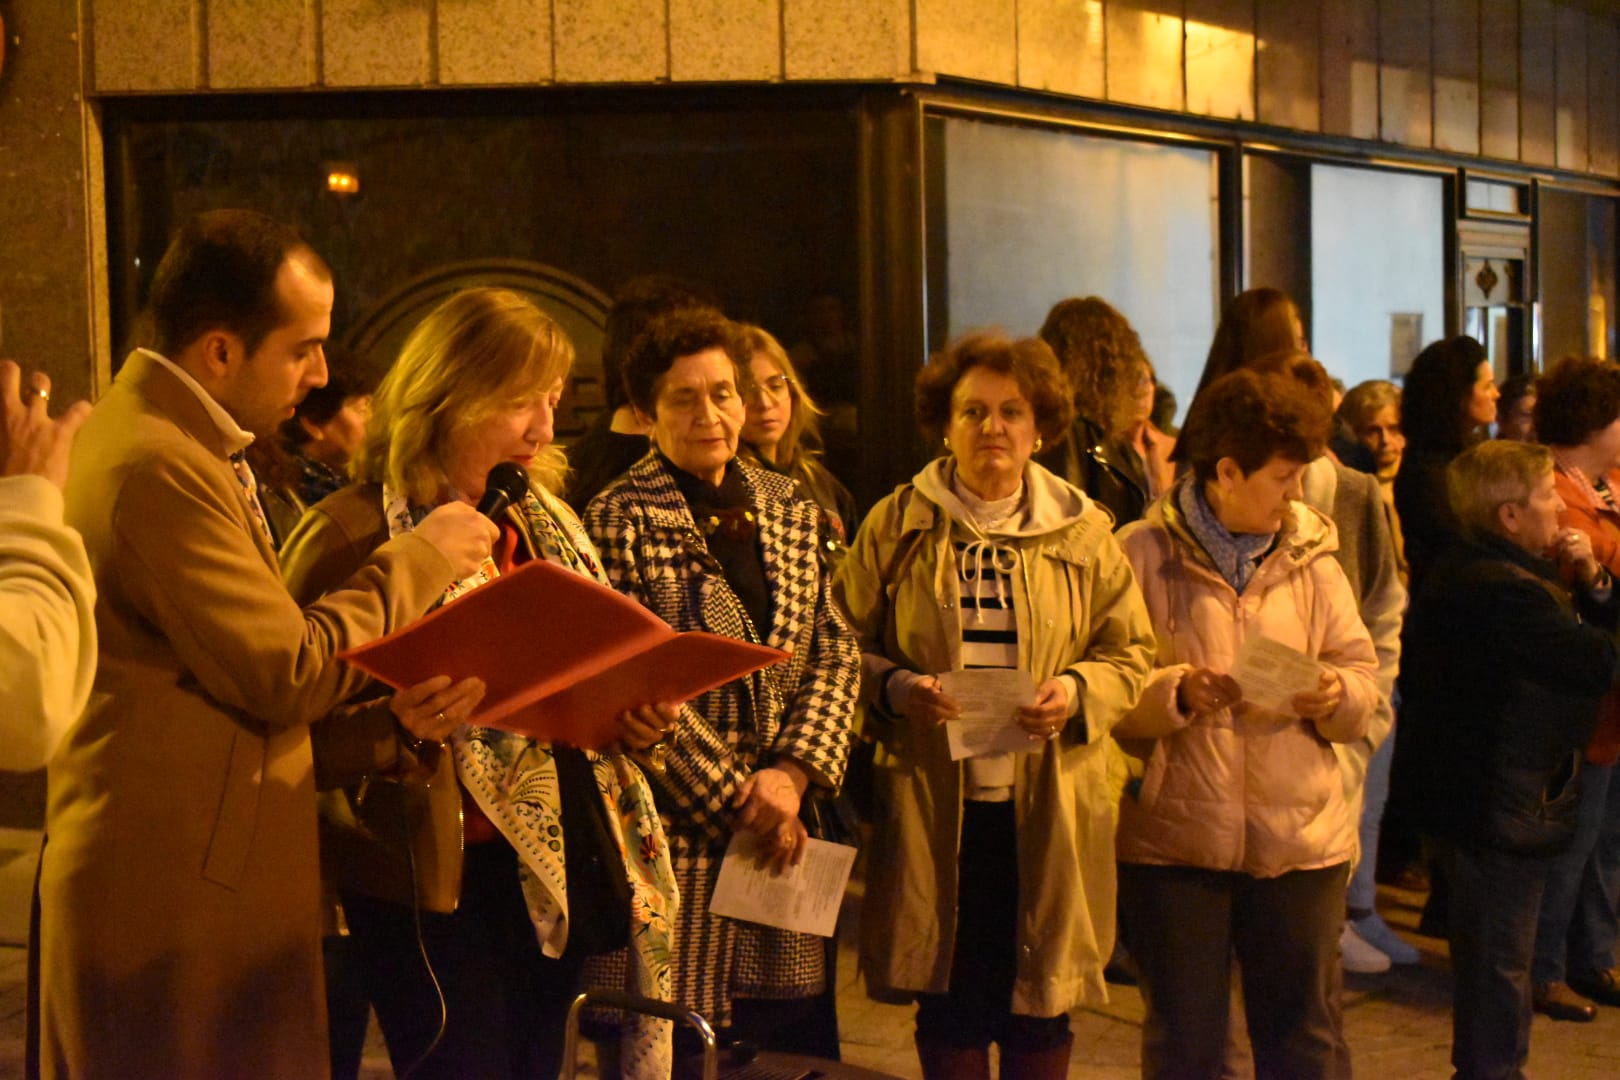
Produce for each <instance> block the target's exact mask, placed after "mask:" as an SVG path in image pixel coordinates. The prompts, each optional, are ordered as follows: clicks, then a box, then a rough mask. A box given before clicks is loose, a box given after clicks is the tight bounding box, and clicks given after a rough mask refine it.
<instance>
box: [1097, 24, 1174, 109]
mask: <svg viewBox="0 0 1620 1080" xmlns="http://www.w3.org/2000/svg"><path fill="white" fill-rule="evenodd" d="M1181 11H1182V5H1181V3H1180V0H1107V3H1106V5H1105V7H1104V9H1103V16H1104V23H1103V26H1104V33H1105V35H1106V49H1107V51H1106V53H1105V64H1106V67H1107V92H1108V99H1109V100H1110V101H1118V102H1121V103H1123V104H1126V105H1145V106H1148V107H1149V108H1155V109H1184V108H1186V106H1187V93H1186V85H1185V79H1184V77H1183V71H1182V19H1181Z"/></svg>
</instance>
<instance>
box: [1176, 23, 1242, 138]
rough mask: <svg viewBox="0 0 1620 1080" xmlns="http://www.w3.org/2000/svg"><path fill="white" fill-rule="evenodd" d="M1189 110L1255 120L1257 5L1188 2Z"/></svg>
mask: <svg viewBox="0 0 1620 1080" xmlns="http://www.w3.org/2000/svg"><path fill="white" fill-rule="evenodd" d="M1185 18H1186V33H1187V37H1186V63H1187V110H1188V111H1189V112H1195V113H1200V114H1203V115H1205V116H1218V117H1221V118H1223V119H1228V120H1253V119H1254V50H1255V44H1254V30H1255V14H1254V0H1186V11H1185Z"/></svg>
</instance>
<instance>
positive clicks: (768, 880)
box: [709, 832, 855, 937]
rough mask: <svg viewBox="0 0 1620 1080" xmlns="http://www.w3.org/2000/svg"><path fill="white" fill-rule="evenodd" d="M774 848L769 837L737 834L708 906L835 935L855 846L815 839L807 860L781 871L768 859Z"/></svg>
mask: <svg viewBox="0 0 1620 1080" xmlns="http://www.w3.org/2000/svg"><path fill="white" fill-rule="evenodd" d="M774 853H775V849H774V848H773V847H772V846H771V845H770V837H765V836H761V835H759V834H758V833H751V832H737V833H735V834H733V835H732V837H731V843H730V845H729V846H727V848H726V856H725V858H724V859H723V860H722V861H721V863H720V879H719V880H718V881H716V882H715V885H714V895H713V896H712V897H711V898H710V900H709V910H710V911H712V912H714V913H715V914H716V915H724V916H725V917H726V918H728V919H742V920H744V921H746V922H754V923H763V924H764V925H766V926H775V927H780V928H781V929H783V930H793V931H796V932H798V933H801V934H819V935H820V936H821V937H832V936H833V934H834V933H835V932H836V929H837V926H838V909H839V907H840V906H842V904H843V902H844V888H845V886H847V885H848V884H849V872H850V870H851V869H853V868H854V866H855V849H854V848H852V847H849V846H848V845H845V844H834V843H830V842H828V841H826V840H810V841H809V842H808V844H807V846H806V847H805V852H804V861H803V862H801V863H799V865H798V866H794V867H790V868H789V869H788V870H787V871H786V872H785V873H783V874H781V875H780V876H778V875H777V874H776V873H775V872H774V871H773V870H772V869H771V868H770V865H769V864H768V863H767V862H766V859H767V858H768V857H769V856H770V855H772V854H774Z"/></svg>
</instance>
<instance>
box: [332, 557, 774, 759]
mask: <svg viewBox="0 0 1620 1080" xmlns="http://www.w3.org/2000/svg"><path fill="white" fill-rule="evenodd" d="M338 655H339V658H340V659H343V660H347V661H348V662H349V663H351V664H353V665H354V666H355V667H358V668H360V669H361V670H362V671H365V672H367V673H369V674H371V675H374V676H376V677H377V678H378V679H380V680H382V681H383V682H385V683H387V684H388V685H389V686H392V687H394V688H396V689H401V688H404V687H407V686H414V685H415V684H417V683H419V682H421V681H423V680H424V679H430V678H432V677H433V676H435V675H449V676H450V677H451V678H453V679H458V680H459V679H465V678H469V677H472V676H476V677H478V678H480V679H482V680H484V685H485V687H486V688H487V689H486V691H485V694H484V700H483V702H482V704H481V705H480V706H479V709H478V711H477V712H476V713H474V714H473V715H472V717H470V718H469V723H472V724H475V725H478V726H480V727H494V728H501V729H502V730H505V731H513V732H517V733H518V734H520V735H531V736H534V737H536V738H542V739H554V740H556V741H558V742H564V743H568V744H570V745H573V746H581V747H585V748H587V749H593V750H594V749H600V748H602V747H604V746H607V745H608V744H610V743H612V742H613V741H614V740H615V739H617V738H618V725H617V723H616V718H617V717H618V715H619V713H621V712H623V711H624V710H626V709H630V708H634V707H636V706H638V705H648V704H652V703H654V702H659V701H668V702H684V701H690V700H691V699H692V698H694V697H697V696H698V695H699V694H701V693H703V692H704V691H706V690H712V689H714V688H715V687H716V686H721V685H723V684H725V683H728V682H730V681H731V680H733V679H736V678H740V677H741V676H743V675H747V674H748V673H750V672H753V671H758V670H759V669H760V668H763V667H769V666H770V665H772V664H775V663H778V662H780V661H782V660H784V659H786V657H787V653H785V652H783V651H782V650H781V649H773V648H770V647H769V646H766V645H755V644H752V643H751V642H747V641H740V640H738V639H737V638H731V637H723V636H721V635H719V634H711V633H707V632H706V631H702V630H688V631H686V632H685V633H676V632H675V631H674V630H672V629H671V628H670V627H669V625H668V624H667V623H665V622H664V621H663V620H662V619H660V618H659V617H658V616H656V615H654V614H653V613H652V612H650V611H648V610H647V609H646V608H644V607H642V606H641V605H640V604H638V603H636V602H635V601H634V600H631V599H629V598H628V597H625V596H621V595H620V594H618V593H616V592H614V591H613V590H612V589H610V588H607V587H606V586H604V585H598V584H597V583H596V582H594V581H592V580H590V579H589V578H586V577H583V576H581V575H579V574H575V573H573V572H571V571H569V570H565V569H563V568H562V567H560V566H557V565H555V564H553V563H548V562H543V561H540V560H535V561H533V562H528V563H525V564H524V565H522V566H520V567H518V569H516V570H514V571H513V572H512V573H510V574H503V575H502V576H501V577H498V578H496V579H495V580H494V581H492V582H490V583H489V584H487V585H483V586H480V587H479V588H476V589H474V590H472V591H471V592H469V593H467V594H466V595H464V596H461V597H458V598H457V599H455V600H452V601H451V602H450V603H448V604H445V605H444V606H443V607H441V608H439V609H438V610H437V611H434V612H432V613H430V614H428V615H426V616H424V617H423V618H421V619H418V620H417V621H416V622H414V623H412V624H411V625H409V626H407V627H405V628H404V629H402V630H398V631H395V632H394V633H392V634H389V635H388V636H387V637H383V638H378V639H377V640H376V641H373V642H370V643H369V644H366V645H361V646H359V647H358V648H354V649H349V650H347V651H346V652H343V653H340V654H338Z"/></svg>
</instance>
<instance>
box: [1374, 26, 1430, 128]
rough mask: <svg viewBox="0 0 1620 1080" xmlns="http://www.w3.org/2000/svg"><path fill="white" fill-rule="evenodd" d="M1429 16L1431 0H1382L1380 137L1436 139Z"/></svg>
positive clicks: (1379, 43)
mask: <svg viewBox="0 0 1620 1080" xmlns="http://www.w3.org/2000/svg"><path fill="white" fill-rule="evenodd" d="M1430 16H1431V2H1430V0H1379V4H1378V137H1379V138H1380V139H1383V140H1384V141H1385V142H1394V143H1404V144H1405V145H1407V146H1430V145H1432V144H1433V142H1434V111H1433V109H1434V106H1433V99H1432V94H1433V92H1434V85H1433V79H1432V75H1431V68H1430V56H1429V45H1430V41H1431V40H1432V33H1433V31H1432V28H1431V27H1430V22H1429V20H1430Z"/></svg>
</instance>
